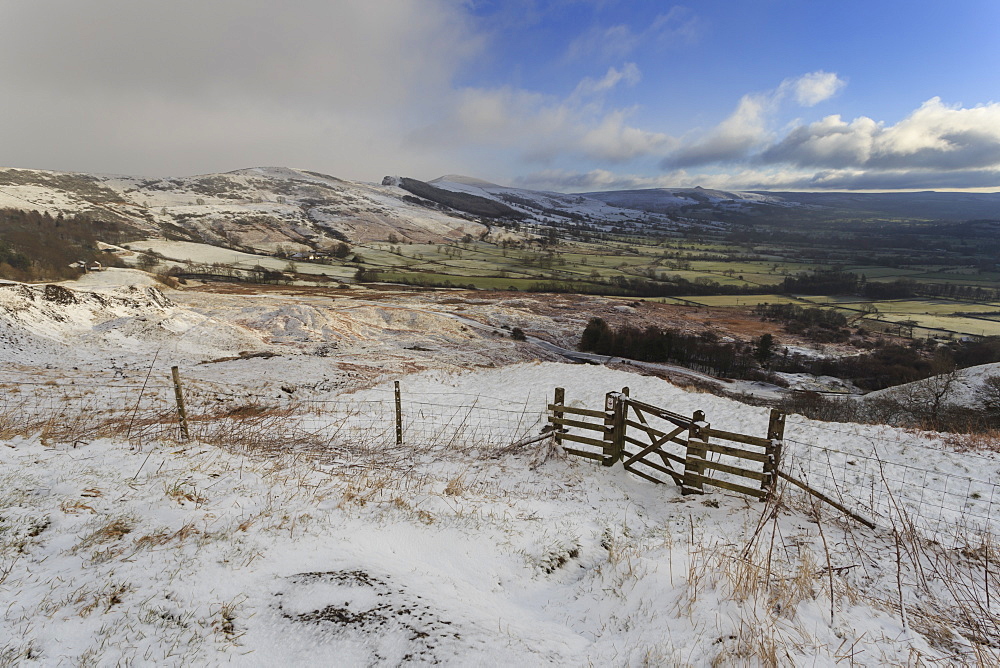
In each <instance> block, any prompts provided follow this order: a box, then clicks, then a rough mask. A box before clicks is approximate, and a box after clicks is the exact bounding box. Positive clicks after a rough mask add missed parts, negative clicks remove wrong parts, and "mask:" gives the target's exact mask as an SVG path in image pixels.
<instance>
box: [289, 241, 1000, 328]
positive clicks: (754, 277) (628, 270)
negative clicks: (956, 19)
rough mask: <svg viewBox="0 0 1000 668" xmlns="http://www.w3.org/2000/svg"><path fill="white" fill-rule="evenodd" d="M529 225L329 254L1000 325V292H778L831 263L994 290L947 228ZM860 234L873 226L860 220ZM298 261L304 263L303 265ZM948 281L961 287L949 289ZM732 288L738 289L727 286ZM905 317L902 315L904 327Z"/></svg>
mask: <svg viewBox="0 0 1000 668" xmlns="http://www.w3.org/2000/svg"><path fill="white" fill-rule="evenodd" d="M532 229H534V232H532V231H531V230H530V229H529V230H527V231H522V234H521V235H520V236H519V237H518V236H515V237H510V236H507V237H505V239H506V241H505V242H504V243H503V244H500V243H493V242H491V241H490V240H489V238H486V239H484V240H476V241H468V242H454V241H453V242H448V243H437V244H410V243H405V244H399V243H397V244H391V243H388V242H369V243H366V244H359V245H356V246H355V247H354V248H353V252H354V253H355V256H351V257H349V258H347V259H345V260H343V261H337V262H336V263H335V264H336V265H337V266H338V269H339V271H336V270H335V272H334V273H340V274H343V273H345V272H351V273H354V272H357V270H358V269H363V270H365V272H366V276H365V278H366V279H367V280H376V281H382V282H401V283H408V284H412V285H423V286H429V287H434V286H460V287H469V286H471V287H474V288H479V289H488V290H551V289H557V290H560V291H572V292H584V293H596V294H607V295H621V296H623V297H626V298H631V299H637V298H642V299H651V300H654V301H662V302H664V303H671V302H674V303H686V304H691V303H694V304H699V305H704V306H706V307H712V308H727V307H733V308H747V307H753V306H755V305H758V304H762V303H772V304H778V303H792V304H799V305H802V306H815V307H818V308H834V309H837V310H839V311H841V312H843V313H844V314H845V315H846V316H847V317H848V320H849V321H851V322H857V324H864V325H865V326H867V327H870V328H872V329H884V330H893V329H894V330H895V331H896V332H901V331H903V329H910V328H912V329H913V334H914V335H920V336H928V335H936V336H948V335H951V336H964V335H974V336H983V335H1000V302H997V301H976V300H974V299H971V298H963V299H951V298H941V299H937V298H928V299H920V298H909V299H883V300H872V299H866V298H864V297H861V296H852V295H843V296H814V295H808V296H807V295H799V294H782V293H781V287H782V283H783V282H784V281H785V279H786V278H788V277H795V276H801V275H803V274H808V273H810V272H814V271H817V270H835V271H841V272H851V273H854V274H856V275H858V276H861V275H863V276H864V277H865V278H866V279H867V281H868V283H869V284H872V285H876V284H879V283H886V284H890V285H895V284H896V282H898V281H900V280H910V281H914V282H916V283H919V284H922V285H926V286H930V287H928V288H927V289H928V290H931V291H932V292H933V290H940V288H936V287H934V286H944V287H945V288H947V289H948V290H949V291H948V292H947V294H949V295H951V294H963V295H964V294H967V293H968V291H969V290H975V289H976V288H988V291H987V294H994V293H993V291H995V290H997V289H998V288H1000V272H998V271H997V266H998V263H996V262H994V261H993V260H992V259H991V258H990V257H989V256H988V255H986V256H981V255H975V253H974V252H973V250H971V249H978V248H979V247H984V248H986V249H987V250H986V251H985V252H986V253H989V252H992V251H991V250H990V244H991V243H993V242H992V241H989V242H983V243H981V244H978V245H977V246H975V247H973V246H972V245H971V244H969V245H966V246H963V249H964V250H963V252H962V253H961V254H959V253H952V254H950V255H949V254H947V253H944V252H943V251H942V250H941V249H940V248H938V247H936V245H938V244H940V245H946V244H947V243H948V241H947V240H946V239H943V238H941V239H936V238H932V239H931V241H929V242H927V243H925V244H924V246H927V247H929V248H933V249H934V250H932V251H926V252H924V251H920V250H912V251H907V250H905V249H904V250H900V248H899V247H898V246H899V245H900V243H901V242H899V243H897V240H896V239H895V238H890V239H889V241H887V242H886V243H884V244H880V243H873V244H872V248H873V249H872V250H865V251H864V252H863V253H859V252H858V251H856V250H854V249H852V248H848V247H847V241H845V240H850V235H848V234H841V233H839V232H838V233H836V234H833V235H827V236H826V238H823V233H822V231H821V232H820V233H817V234H818V236H817V238H816V239H812V238H811V237H809V236H808V235H804V234H798V236H794V235H793V236H792V237H791V239H792V241H787V242H785V243H782V242H781V241H767V242H763V243H761V242H757V243H746V242H734V241H730V240H729V239H727V238H726V236H725V235H724V234H721V233H717V234H716V236H714V237H713V236H711V234H707V233H706V234H705V236H704V237H702V238H681V237H678V236H676V235H674V236H669V237H664V236H660V237H644V236H641V235H638V234H631V235H625V234H607V233H604V234H603V238H601V239H600V240H599V241H583V240H581V239H582V238H583V237H581V238H575V237H574V236H573V235H572V234H563V235H560V237H559V239H558V240H557V242H556V243H555V245H546V244H545V243H544V242H542V241H541V240H542V239H543V238H544V236H545V235H544V234H542V233H539V230H544V229H545V228H544V227H536V228H532ZM907 229H909V228H907ZM863 233H864V234H869V233H870V232H869V230H867V229H866V230H864V232H863ZM549 236H551V235H549ZM904 239H905V238H904ZM839 244H844V247H843V248H841V247H839ZM914 247H915V248H916V245H915V246H914ZM883 248H884V250H880V249H883ZM298 264H299V266H300V267H302V266H303V265H304V264H305V263H298ZM305 271H307V272H308V271H310V269H305ZM327 271H329V269H328V270H327ZM635 286H644V287H643V289H644V290H652V292H653V296H650V294H648V293H644V292H641V291H636V287H635ZM951 286H959V287H960V289H961V290H966V291H967V292H966V293H962V292H951V291H950V290H951ZM735 292H739V293H740V294H732V293H735ZM754 293H760V294H754ZM943 294H944V293H943ZM968 294H971V293H968ZM977 294H980V293H977ZM994 296H995V294H994ZM868 305H871V306H873V307H874V308H875V309H877V313H875V314H865V315H866V317H865V318H864V320H861V318H860V316H861V315H862V313H861V309H862V307H863V306H865V308H869V306H868ZM900 323H905V325H904V326H902V327H901V326H900Z"/></svg>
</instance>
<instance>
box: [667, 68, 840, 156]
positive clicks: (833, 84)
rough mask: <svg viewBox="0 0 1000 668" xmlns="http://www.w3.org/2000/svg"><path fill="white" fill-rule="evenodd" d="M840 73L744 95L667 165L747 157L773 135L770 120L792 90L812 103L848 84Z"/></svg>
mask: <svg viewBox="0 0 1000 668" xmlns="http://www.w3.org/2000/svg"><path fill="white" fill-rule="evenodd" d="M844 85H845V84H844V81H843V80H842V79H840V77H838V76H837V75H836V74H832V73H829V72H823V71H817V72H811V73H809V74H804V75H802V76H801V77H797V78H795V79H786V80H784V81H782V82H781V84H780V85H778V87H777V88H775V89H773V90H770V91H766V92H763V93H750V94H747V95H744V96H743V97H742V98H741V99H740V101H739V103H738V104H737V105H736V109H735V110H734V111H733V113H732V114H730V115H729V116H728V117H727V118H726V119H725V120H723V121H722V122H721V123H719V124H718V125H717V126H715V127H714V128H712V129H711V130H709V131H708V133H706V134H704V135H703V136H701V137H699V138H696V139H693V140H688V141H687V142H686V144H683V145H682V146H681V147H680V148H679V149H677V151H675V152H674V153H673V154H671V155H668V156H667V157H666V158H664V160H663V163H662V166H663V167H664V169H673V168H677V167H692V166H696V165H706V164H712V163H717V162H731V161H739V160H744V159H746V158H747V157H748V156H749V155H750V154H751V153H752V152H753V151H754V150H755V149H759V148H760V147H761V146H762V145H764V144H766V143H767V142H768V141H770V140H771V139H772V137H773V132H772V131H771V129H770V127H769V126H770V123H771V120H772V118H773V117H774V115H775V114H776V113H777V112H778V111H779V109H780V108H781V104H782V102H784V101H785V100H786V99H787V98H788V95H789V93H791V94H793V95H794V97H795V100H796V101H797V102H798V103H799V104H802V105H806V106H812V105H815V104H818V103H819V102H821V101H822V100H825V99H827V98H828V97H830V96H831V95H833V94H835V93H836V92H837V91H838V90H840V88H842V87H843V86H844Z"/></svg>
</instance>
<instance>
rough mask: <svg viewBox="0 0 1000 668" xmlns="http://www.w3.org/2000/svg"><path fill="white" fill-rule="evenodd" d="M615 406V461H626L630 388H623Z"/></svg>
mask: <svg viewBox="0 0 1000 668" xmlns="http://www.w3.org/2000/svg"><path fill="white" fill-rule="evenodd" d="M616 399H617V405H616V406H615V460H616V461H624V460H625V432H626V430H627V429H628V425H626V424H625V418H627V417H628V388H627V387H623V388H622V393H621V394H620V395H618V396H617V397H616Z"/></svg>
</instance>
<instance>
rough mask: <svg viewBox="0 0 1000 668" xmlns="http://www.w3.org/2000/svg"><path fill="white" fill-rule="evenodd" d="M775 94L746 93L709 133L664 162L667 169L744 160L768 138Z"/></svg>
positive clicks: (690, 142) (677, 151) (683, 147)
mask: <svg viewBox="0 0 1000 668" xmlns="http://www.w3.org/2000/svg"><path fill="white" fill-rule="evenodd" d="M774 105H775V100H774V97H773V95H744V96H743V98H742V99H740V102H739V104H738V105H737V106H736V110H735V111H734V112H733V113H732V114H730V115H729V117H728V118H726V119H725V120H724V121H722V122H721V123H719V124H718V125H717V126H716V127H715V128H713V129H712V130H711V131H710V132H709V133H708V134H707V135H705V136H704V137H702V138H700V139H697V140H695V141H689V142H688V143H687V144H686V145H682V146H681V147H680V148H679V149H677V150H676V151H675V152H674V153H672V154H671V155H669V156H667V157H666V158H665V159H664V160H663V163H662V166H663V167H664V168H665V169H674V168H677V167H690V166H696V165H706V164H712V163H716V162H730V161H734V160H740V159H743V158H745V157H746V156H747V155H748V152H749V151H750V150H751V149H752V148H754V147H755V146H757V145H759V144H760V143H761V142H762V141H764V140H765V138H766V137H767V120H768V117H769V114H770V113H771V111H772V109H773V107H774Z"/></svg>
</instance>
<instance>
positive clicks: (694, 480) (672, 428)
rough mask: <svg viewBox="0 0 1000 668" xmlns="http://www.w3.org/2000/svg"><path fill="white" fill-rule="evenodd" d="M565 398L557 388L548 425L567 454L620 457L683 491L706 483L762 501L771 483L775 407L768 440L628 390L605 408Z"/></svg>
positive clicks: (780, 425) (607, 461)
mask: <svg viewBox="0 0 1000 668" xmlns="http://www.w3.org/2000/svg"><path fill="white" fill-rule="evenodd" d="M565 396H566V394H565V390H563V388H556V393H555V401H554V402H553V403H551V404H549V410H550V411H552V415H551V416H550V417H549V422H551V423H552V424H553V426H554V428H555V439H556V442H557V443H559V444H560V445H562V446H563V449H564V450H565V451H566V452H567V453H569V454H571V455H575V456H578V457H585V458H587V459H592V460H596V461H600V462H601V463H602V464H603V465H605V466H613V465H614V464H615V462H618V461H620V462H621V463H622V465H623V466H624V467H625V469H626V470H628V471H630V472H631V473H634V474H635V475H638V476H639V477H641V478H644V479H646V480H649V481H651V482H655V483H666V482H673V483H674V484H676V485H677V486H678V487H680V488H681V490H682V492H683V493H684V494H703V493H704V491H705V489H704V488H705V486H706V485H707V486H710V487H718V488H720V489H725V490H728V491H730V492H737V493H739V494H744V495H747V496H751V497H754V498H757V499H763V498H765V497H766V496H767V495H768V494H769V493H770V492H771V491H772V490H773V488H774V485H775V482H776V480H777V473H776V472H777V464H778V461H779V459H780V456H781V439H782V437H783V434H784V424H785V416H784V415H783V414H782V413H780V412H778V411H776V410H772V411H771V419H770V422H769V424H768V434H767V437H766V438H761V437H758V436H748V435H746V434H738V433H735V432H728V431H722V430H719V429H713V428H712V426H711V425H710V424H709V423H708V422H707V421H706V418H705V413H704V412H703V411H695V412H694V414H693V415H692V416H691V417H687V416H684V415H681V414H679V413H674V412H673V411H669V410H667V409H665V408H661V407H659V406H654V405H652V404H648V403H645V402H642V401H637V400H635V399H632V398H630V397H629V392H628V388H627V387H626V388H624V389H623V390H622V391H621V392H609V393H608V394H607V395H606V397H605V404H604V410H603V411H597V410H590V409H584V408H575V407H570V406H566V402H565ZM567 415H570V416H571V417H569V418H567V417H566V416H567ZM581 431H583V432H588V433H589V434H590V435H588V436H584V435H582V434H581V433H580V432H581ZM598 436H599V437H598ZM565 442H571V443H573V444H574V445H583V446H587V447H586V448H580V447H567V446H566V445H565ZM726 442H728V443H726ZM733 444H735V445H733Z"/></svg>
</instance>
